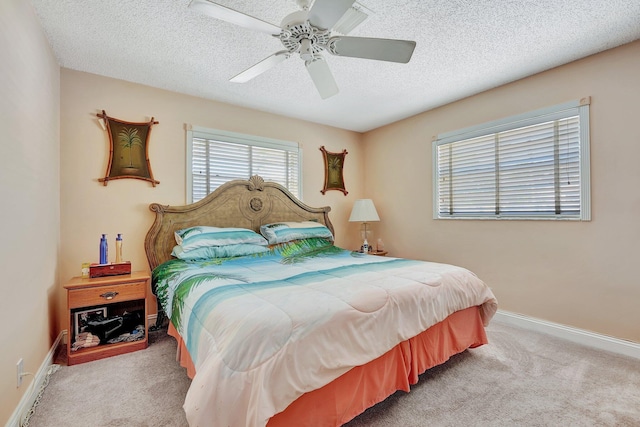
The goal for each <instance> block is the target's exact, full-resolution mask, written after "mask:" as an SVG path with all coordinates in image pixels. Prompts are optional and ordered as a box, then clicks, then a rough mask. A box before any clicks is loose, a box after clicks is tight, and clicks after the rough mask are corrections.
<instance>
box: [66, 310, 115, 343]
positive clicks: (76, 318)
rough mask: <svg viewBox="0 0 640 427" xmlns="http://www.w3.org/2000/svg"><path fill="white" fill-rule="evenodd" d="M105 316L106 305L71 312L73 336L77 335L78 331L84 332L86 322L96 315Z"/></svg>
mask: <svg viewBox="0 0 640 427" xmlns="http://www.w3.org/2000/svg"><path fill="white" fill-rule="evenodd" d="M100 316H101V317H102V318H104V319H106V318H107V307H99V308H94V309H91V310H83V311H76V312H75V313H74V314H73V331H74V333H75V335H74V337H77V336H78V335H79V334H80V332H84V331H85V329H86V328H87V322H88V321H90V320H91V319H94V318H96V317H100Z"/></svg>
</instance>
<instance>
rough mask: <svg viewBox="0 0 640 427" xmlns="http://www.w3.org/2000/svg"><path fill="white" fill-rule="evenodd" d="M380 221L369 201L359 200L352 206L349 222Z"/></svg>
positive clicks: (371, 202)
mask: <svg viewBox="0 0 640 427" xmlns="http://www.w3.org/2000/svg"><path fill="white" fill-rule="evenodd" d="M371 221H380V217H379V216H378V212H377V211H376V207H375V206H374V205H373V200H371V199H359V200H356V202H355V203H354V204H353V209H352V210H351V216H350V217H349V222H371Z"/></svg>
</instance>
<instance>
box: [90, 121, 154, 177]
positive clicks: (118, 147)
mask: <svg viewBox="0 0 640 427" xmlns="http://www.w3.org/2000/svg"><path fill="white" fill-rule="evenodd" d="M97 116H98V120H100V121H101V125H102V127H103V128H104V129H105V130H106V131H107V134H108V135H109V145H110V149H109V163H108V165H107V172H106V175H105V177H104V178H100V179H98V181H99V182H102V183H103V184H104V185H107V183H108V182H109V181H110V180H114V179H121V178H135V179H141V180H144V181H149V182H151V184H152V185H153V186H154V187H155V186H156V184H160V181H156V180H155V179H154V178H153V174H152V172H151V165H150V163H149V134H150V133H151V126H153V125H156V124H158V122H157V121H154V118H153V117H152V118H151V120H150V121H148V122H146V123H136V122H127V121H124V120H119V119H115V118H113V117H109V116H107V113H106V112H105V111H104V110H102V113H98V114H97Z"/></svg>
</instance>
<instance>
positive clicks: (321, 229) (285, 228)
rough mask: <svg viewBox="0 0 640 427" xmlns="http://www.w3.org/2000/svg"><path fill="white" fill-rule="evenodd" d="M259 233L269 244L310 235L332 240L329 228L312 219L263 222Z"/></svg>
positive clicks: (309, 236) (305, 237)
mask: <svg viewBox="0 0 640 427" xmlns="http://www.w3.org/2000/svg"><path fill="white" fill-rule="evenodd" d="M260 233H261V234H262V235H263V236H264V237H266V238H267V240H268V241H269V244H270V245H275V244H277V243H283V242H290V241H292V240H300V239H308V238H311V237H321V238H324V239H329V240H331V241H333V234H331V230H329V229H328V228H327V227H326V226H324V225H322V224H320V223H318V222H314V221H302V222H276V223H273V224H265V225H263V226H261V227H260Z"/></svg>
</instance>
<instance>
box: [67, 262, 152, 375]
mask: <svg viewBox="0 0 640 427" xmlns="http://www.w3.org/2000/svg"><path fill="white" fill-rule="evenodd" d="M150 280H151V278H150V276H149V273H147V272H146V271H136V272H132V273H131V274H123V275H119V276H106V277H96V278H83V277H74V278H73V279H71V280H70V281H69V282H68V283H67V284H66V285H64V287H65V289H66V290H67V317H68V319H69V329H68V334H67V364H68V365H75V364H78V363H84V362H90V361H92V360H98V359H102V358H105V357H110V356H115V355H118V354H124V353H130V352H132V351H136V350H142V349H143V348H147V346H148V344H149V321H148V319H147V289H148V287H149V281H150ZM133 312H141V313H142V316H144V319H141V322H142V321H143V322H144V338H142V339H140V340H138V341H123V342H118V343H114V344H108V343H102V342H101V343H100V344H99V345H97V346H95V347H86V348H80V349H78V350H76V351H72V350H71V347H72V344H73V342H74V341H75V339H76V331H80V326H81V323H82V316H83V315H86V314H88V313H100V314H103V316H104V317H110V316H122V315H124V313H133ZM125 332H130V331H125Z"/></svg>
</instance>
